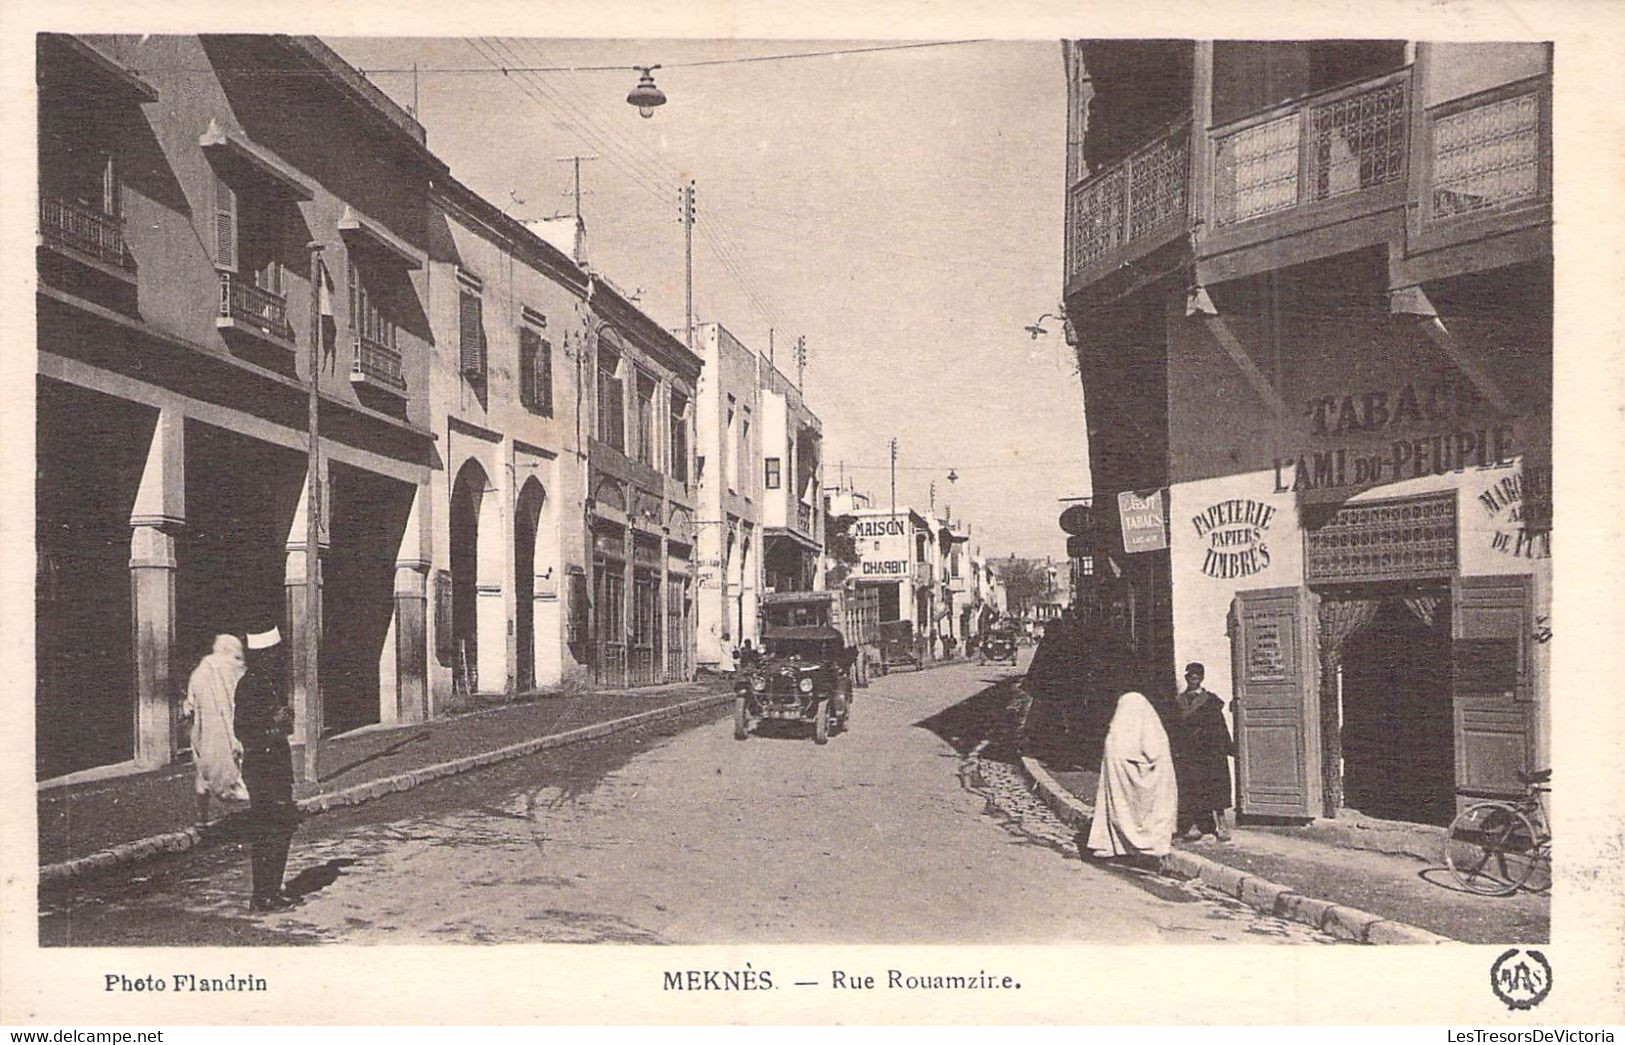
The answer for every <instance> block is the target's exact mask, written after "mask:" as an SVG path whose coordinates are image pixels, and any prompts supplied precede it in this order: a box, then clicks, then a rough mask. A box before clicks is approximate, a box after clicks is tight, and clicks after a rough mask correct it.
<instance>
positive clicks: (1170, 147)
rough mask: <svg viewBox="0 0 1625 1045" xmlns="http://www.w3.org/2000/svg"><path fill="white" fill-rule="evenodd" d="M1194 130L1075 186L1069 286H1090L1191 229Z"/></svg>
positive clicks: (1160, 140)
mask: <svg viewBox="0 0 1625 1045" xmlns="http://www.w3.org/2000/svg"><path fill="white" fill-rule="evenodd" d="M1189 187H1190V125H1189V124H1188V123H1186V124H1180V125H1178V126H1175V127H1172V128H1170V129H1168V130H1167V131H1164V132H1163V133H1162V134H1159V135H1158V136H1157V137H1155V138H1154V139H1152V140H1151V141H1150V142H1148V143H1147V144H1145V145H1143V146H1141V147H1140V148H1138V149H1136V150H1135V151H1134V152H1132V153H1130V154H1129V155H1128V156H1127V157H1125V158H1124V159H1122V160H1120V161H1118V162H1117V163H1113V164H1110V165H1107V166H1105V167H1102V168H1101V169H1099V170H1097V171H1094V172H1093V173H1091V174H1090V175H1089V176H1088V177H1086V178H1084V179H1082V180H1081V181H1079V182H1077V183H1076V184H1075V185H1073V186H1072V187H1071V189H1070V190H1069V191H1068V193H1067V200H1066V223H1067V224H1066V228H1067V235H1066V271H1067V282H1068V284H1069V285H1070V284H1072V283H1074V282H1078V281H1083V282H1090V281H1093V280H1094V279H1098V278H1099V277H1100V276H1102V275H1104V274H1106V273H1108V272H1111V271H1115V270H1116V269H1118V268H1120V267H1121V266H1122V265H1124V264H1125V263H1127V262H1130V261H1133V260H1136V259H1138V258H1141V257H1144V256H1145V255H1146V254H1149V253H1150V252H1151V251H1153V250H1155V249H1156V248H1158V247H1161V246H1163V245H1164V244H1166V243H1168V242H1170V241H1172V240H1175V239H1178V238H1179V237H1180V236H1182V235H1184V234H1185V233H1186V232H1187V231H1188V229H1189V207H1188V199H1189V195H1190V192H1189Z"/></svg>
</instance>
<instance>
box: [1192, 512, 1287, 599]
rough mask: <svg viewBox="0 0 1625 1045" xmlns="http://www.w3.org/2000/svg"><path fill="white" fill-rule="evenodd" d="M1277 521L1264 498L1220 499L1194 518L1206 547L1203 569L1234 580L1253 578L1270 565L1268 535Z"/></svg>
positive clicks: (1199, 535)
mask: <svg viewBox="0 0 1625 1045" xmlns="http://www.w3.org/2000/svg"><path fill="white" fill-rule="evenodd" d="M1274 520H1275V509H1274V508H1273V507H1271V506H1270V505H1268V504H1265V503H1264V502H1262V501H1254V500H1251V499H1240V498H1238V499H1234V500H1228V501H1219V502H1218V503H1216V504H1211V505H1208V507H1207V508H1206V509H1204V510H1203V511H1201V512H1199V513H1198V514H1196V515H1194V516H1192V517H1191V525H1192V526H1193V527H1194V528H1195V529H1196V536H1197V538H1198V539H1199V540H1200V541H1201V542H1202V544H1203V545H1204V546H1205V547H1204V549H1203V554H1202V572H1203V573H1205V574H1207V575H1208V576H1209V577H1217V578H1220V579H1223V580H1231V579H1234V578H1237V577H1251V576H1252V575H1253V574H1255V573H1258V572H1260V571H1262V570H1263V569H1264V568H1265V567H1267V566H1269V564H1270V548H1269V542H1268V541H1266V540H1265V535H1266V533H1267V531H1268V530H1269V528H1270V523H1272V522H1273V521H1274Z"/></svg>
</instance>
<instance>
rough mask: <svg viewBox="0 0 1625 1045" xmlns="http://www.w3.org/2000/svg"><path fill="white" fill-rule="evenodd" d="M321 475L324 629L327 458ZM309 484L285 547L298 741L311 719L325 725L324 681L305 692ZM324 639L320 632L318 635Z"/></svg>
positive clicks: (285, 637) (287, 635) (302, 489)
mask: <svg viewBox="0 0 1625 1045" xmlns="http://www.w3.org/2000/svg"><path fill="white" fill-rule="evenodd" d="M321 461H322V464H321V474H320V475H319V476H318V482H317V489H318V490H319V494H318V500H317V519H318V522H317V530H316V543H317V548H318V550H319V551H318V555H317V562H316V626H317V628H318V629H320V628H321V621H322V583H323V577H322V562H321V555H320V552H325V551H326V550H327V548H328V545H329V540H330V538H329V528H328V523H327V520H328V518H329V509H330V507H331V505H332V498H331V496H330V495H329V494H330V486H329V483H328V479H327V458H326V457H323V458H322V459H321ZM309 496H310V484H309V482H301V483H300V484H299V505H298V507H297V508H295V509H294V513H293V525H292V526H290V527H289V528H288V540H287V542H286V544H285V545H284V548H285V549H286V553H287V555H286V558H285V559H284V560H283V561H284V566H283V572H282V592H283V598H284V605H285V607H286V611H287V612H286V614H285V617H284V619H285V620H286V622H287V623H286V625H285V626H284V628H283V632H282V641H283V644H284V645H285V646H286V647H287V649H288V662H287V669H288V673H289V675H290V676H291V677H290V679H289V683H288V692H289V693H290V694H292V700H293V736H294V739H295V741H296V742H297V740H298V738H300V737H302V736H304V735H305V723H306V722H307V721H308V720H309V717H310V716H311V715H315V716H316V721H317V722H318V723H320V722H321V721H322V693H321V688H322V687H321V681H320V678H319V677H318V680H317V684H316V691H315V692H314V693H311V692H307V691H306V688H305V636H306V628H305V621H306V615H307V607H306V603H305V534H306V532H307V525H306V524H307V521H308V519H309V512H308V508H309V503H310V502H309ZM317 634H318V635H320V631H319V630H318V632H317Z"/></svg>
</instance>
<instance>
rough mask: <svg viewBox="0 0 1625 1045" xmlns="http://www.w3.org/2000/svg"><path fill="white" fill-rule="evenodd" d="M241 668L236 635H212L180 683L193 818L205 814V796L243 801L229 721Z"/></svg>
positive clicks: (238, 751)
mask: <svg viewBox="0 0 1625 1045" xmlns="http://www.w3.org/2000/svg"><path fill="white" fill-rule="evenodd" d="M246 670H247V668H246V666H245V665H244V663H243V644H242V640H240V639H238V638H236V637H234V636H231V635H217V636H215V639H214V650H213V651H212V652H211V653H210V654H209V655H208V656H206V657H204V658H203V659H202V660H201V661H199V662H198V666H197V667H196V668H195V669H193V671H192V677H191V679H190V680H188V682H187V684H186V704H185V706H184V709H183V710H184V713H185V714H186V716H187V717H188V718H190V719H191V720H192V727H191V732H192V766H193V768H194V769H195V770H196V771H197V781H196V787H195V790H196V792H197V806H198V822H199V823H207V822H208V819H209V796H210V795H213V796H214V797H215V798H218V799H222V800H229V801H236V802H246V801H248V787H247V785H245V784H244V783H243V771H242V761H243V745H242V744H241V743H239V742H238V740H237V731H236V727H235V725H234V724H233V723H234V720H235V718H236V714H237V683H238V682H239V681H241V679H242V677H243V672H244V671H246Z"/></svg>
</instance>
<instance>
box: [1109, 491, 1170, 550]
mask: <svg viewBox="0 0 1625 1045" xmlns="http://www.w3.org/2000/svg"><path fill="white" fill-rule="evenodd" d="M1117 515H1118V519H1119V521H1120V522H1121V523H1122V528H1123V550H1124V551H1125V552H1130V553H1132V552H1156V551H1162V550H1163V549H1164V548H1167V547H1168V491H1166V490H1151V491H1149V492H1147V493H1139V492H1137V491H1134V490H1124V491H1123V492H1122V493H1120V494H1118V495H1117Z"/></svg>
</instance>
